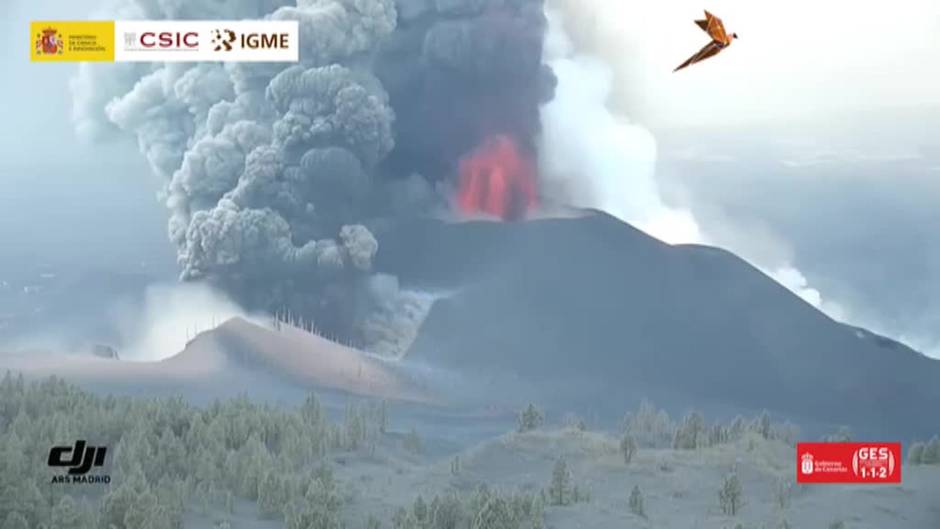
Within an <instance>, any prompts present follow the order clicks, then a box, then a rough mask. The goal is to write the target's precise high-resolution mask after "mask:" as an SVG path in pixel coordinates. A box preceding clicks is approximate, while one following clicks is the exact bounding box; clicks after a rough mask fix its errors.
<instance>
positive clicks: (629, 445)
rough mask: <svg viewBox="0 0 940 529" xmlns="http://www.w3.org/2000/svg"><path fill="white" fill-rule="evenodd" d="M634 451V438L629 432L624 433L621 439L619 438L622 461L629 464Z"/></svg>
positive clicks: (635, 447) (635, 448) (635, 446)
mask: <svg viewBox="0 0 940 529" xmlns="http://www.w3.org/2000/svg"><path fill="white" fill-rule="evenodd" d="M636 451H637V445H636V439H634V438H633V436H632V435H630V434H624V435H623V439H621V440H620V453H621V454H622V455H623V462H624V463H626V464H627V465H629V464H630V461H633V456H634V455H636Z"/></svg>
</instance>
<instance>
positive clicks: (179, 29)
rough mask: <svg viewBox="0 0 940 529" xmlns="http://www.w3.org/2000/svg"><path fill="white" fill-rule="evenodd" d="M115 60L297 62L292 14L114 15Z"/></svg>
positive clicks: (296, 29) (297, 35) (296, 32)
mask: <svg viewBox="0 0 940 529" xmlns="http://www.w3.org/2000/svg"><path fill="white" fill-rule="evenodd" d="M114 47H115V50H114V60H115V61H117V62H121V61H124V62H128V61H129V62H201V61H209V62H217V61H223V62H297V61H298V60H299V58H300V29H299V26H298V23H297V21H296V20H126V21H124V20H117V21H115V22H114Z"/></svg>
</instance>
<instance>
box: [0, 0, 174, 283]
mask: <svg viewBox="0 0 940 529" xmlns="http://www.w3.org/2000/svg"><path fill="white" fill-rule="evenodd" d="M4 4H5V5H4V16H3V17H0V64H2V65H3V68H4V82H3V83H2V84H0V105H2V112H0V114H2V116H3V119H2V120H0V212H2V213H0V219H2V221H0V240H2V241H3V242H4V244H3V248H2V249H0V265H2V264H4V261H6V262H7V263H10V262H14V263H16V264H17V265H19V264H23V263H29V262H43V263H45V264H56V263H73V264H79V265H81V266H86V267H89V268H104V269H107V268H122V269H128V268H134V269H135V270H137V269H140V268H147V267H150V269H159V270H160V274H163V275H165V274H166V273H167V271H168V270H171V269H172V266H173V261H174V257H173V251H172V248H171V246H170V244H169V242H168V241H167V236H166V213H165V211H164V208H163V206H162V205H161V204H160V203H159V202H158V201H157V196H156V192H157V190H158V189H159V185H160V180H159V178H157V177H155V176H152V175H151V174H150V171H149V169H148V168H147V164H146V162H145V161H143V160H142V159H141V158H140V156H139V155H138V154H137V149H136V147H135V145H134V142H133V141H132V140H131V139H129V138H127V139H124V140H123V141H113V142H106V143H98V144H91V143H89V142H88V141H86V140H83V139H81V138H79V137H78V136H77V135H76V134H75V132H74V129H73V127H72V123H71V120H70V115H71V94H70V92H69V86H68V83H69V78H70V77H71V75H72V74H73V73H74V72H75V70H76V67H75V65H74V64H68V63H61V64H32V63H30V62H29V56H28V44H29V42H30V41H29V39H30V37H29V21H30V20H32V19H69V18H87V16H88V13H89V8H88V4H84V5H81V4H82V3H79V2H66V1H52V2H50V1H35V2H34V1H30V2H26V1H23V0H12V2H11V0H5V2H4ZM7 8H9V11H6V10H7ZM2 268H4V267H3V266H0V269H2ZM0 271H2V270H0Z"/></svg>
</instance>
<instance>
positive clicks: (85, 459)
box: [47, 440, 111, 484]
mask: <svg viewBox="0 0 940 529" xmlns="http://www.w3.org/2000/svg"><path fill="white" fill-rule="evenodd" d="M107 454H108V448H107V447H105V446H88V443H87V442H85V441H84V440H78V441H75V445H74V446H53V447H52V449H50V450H49V460H48V462H47V463H48V465H49V467H50V468H67V469H68V471H67V472H66V473H65V474H59V475H55V476H53V477H52V483H105V484H107V483H111V476H109V475H107V474H93V475H89V474H88V473H89V472H90V471H91V469H93V468H95V467H100V466H103V465H104V460H105V457H107Z"/></svg>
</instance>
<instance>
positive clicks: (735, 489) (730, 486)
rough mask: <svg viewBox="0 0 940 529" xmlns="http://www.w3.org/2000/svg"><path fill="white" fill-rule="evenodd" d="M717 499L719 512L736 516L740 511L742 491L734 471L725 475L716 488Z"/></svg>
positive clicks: (742, 498) (742, 502) (742, 504)
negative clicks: (719, 486)
mask: <svg viewBox="0 0 940 529" xmlns="http://www.w3.org/2000/svg"><path fill="white" fill-rule="evenodd" d="M718 501H719V504H720V506H721V512H723V513H725V514H726V515H728V516H736V515H737V514H738V513H739V512H740V511H741V507H743V506H744V491H743V490H742V487H741V480H739V479H738V475H737V474H736V473H734V472H732V473H730V474H728V475H727V476H725V478H724V480H723V481H722V484H721V489H719V490H718Z"/></svg>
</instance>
